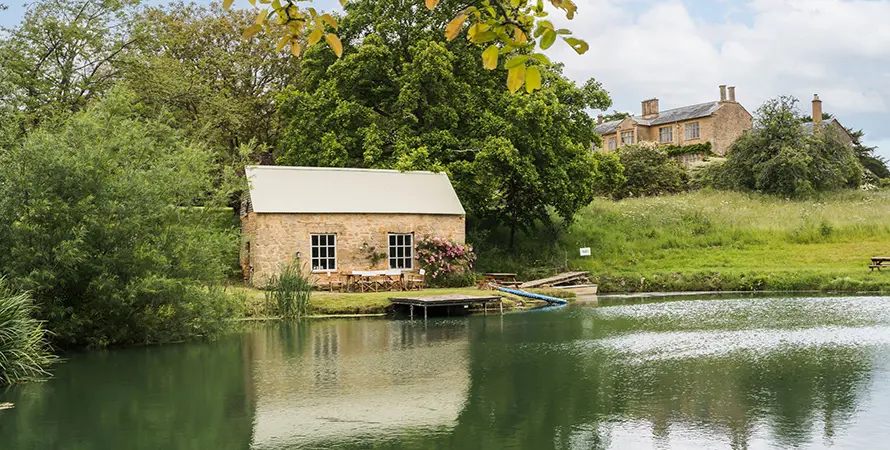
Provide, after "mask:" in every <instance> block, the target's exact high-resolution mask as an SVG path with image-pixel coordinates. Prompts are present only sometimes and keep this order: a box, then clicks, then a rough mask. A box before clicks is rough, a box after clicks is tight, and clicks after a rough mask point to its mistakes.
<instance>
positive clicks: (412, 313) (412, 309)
mask: <svg viewBox="0 0 890 450" xmlns="http://www.w3.org/2000/svg"><path fill="white" fill-rule="evenodd" d="M409 306H410V307H411V320H414V305H409Z"/></svg>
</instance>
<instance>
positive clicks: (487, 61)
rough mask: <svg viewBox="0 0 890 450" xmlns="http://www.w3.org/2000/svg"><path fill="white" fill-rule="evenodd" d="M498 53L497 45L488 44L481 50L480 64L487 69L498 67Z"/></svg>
mask: <svg viewBox="0 0 890 450" xmlns="http://www.w3.org/2000/svg"><path fill="white" fill-rule="evenodd" d="M499 54H500V50H499V49H498V46H497V45H494V44H492V45H489V46H488V48H486V49H485V51H484V52H482V66H483V67H485V68H486V69H488V70H494V69H497V67H498V55H499Z"/></svg>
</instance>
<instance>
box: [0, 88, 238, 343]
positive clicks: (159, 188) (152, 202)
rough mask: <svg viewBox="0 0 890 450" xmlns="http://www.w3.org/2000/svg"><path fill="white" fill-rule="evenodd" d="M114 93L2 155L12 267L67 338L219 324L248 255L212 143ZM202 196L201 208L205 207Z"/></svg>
mask: <svg viewBox="0 0 890 450" xmlns="http://www.w3.org/2000/svg"><path fill="white" fill-rule="evenodd" d="M169 122H172V119H170V118H167V120H145V119H143V118H142V116H141V114H140V112H139V106H138V105H137V104H135V103H134V102H133V99H132V97H131V96H128V95H124V94H119V93H113V94H111V95H109V96H107V98H106V99H105V100H103V101H102V102H100V103H99V104H97V105H95V106H93V107H91V108H89V109H87V110H85V111H82V112H80V113H77V114H75V115H74V116H73V117H72V118H71V119H70V120H69V121H68V122H67V123H65V124H64V125H61V126H58V127H42V128H41V129H40V130H37V131H35V132H33V133H31V134H30V136H28V138H27V139H26V140H25V141H24V142H22V143H21V144H20V145H16V146H13V147H12V148H11V149H10V150H9V151H7V152H5V153H3V154H0V180H2V182H0V242H3V243H4V257H3V258H2V259H0V273H3V274H4V275H6V276H8V277H9V279H10V281H11V282H13V283H15V285H16V286H17V287H20V288H22V289H25V290H28V291H31V292H32V293H33V295H34V299H35V300H36V302H37V306H38V312H39V317H40V318H41V319H44V320H46V321H47V326H48V328H49V329H50V330H52V331H53V333H54V337H55V339H56V341H57V343H59V344H61V345H62V346H103V345H111V344H142V343H151V342H164V341H173V340H178V339H183V338H186V337H190V336H194V335H206V334H209V333H214V332H216V331H218V330H219V329H220V327H221V326H222V325H223V324H224V321H225V318H226V314H227V310H226V305H227V303H226V302H225V300H224V298H223V296H222V295H216V294H219V293H218V292H216V291H214V290H212V289H208V288H207V286H208V285H210V284H213V283H217V282H219V281H221V280H224V279H225V277H226V275H227V274H228V273H229V269H230V267H231V261H233V259H234V258H236V255H237V245H236V242H237V240H236V239H235V238H234V236H233V233H234V231H233V230H232V229H231V227H224V226H222V225H223V222H221V219H220V218H219V216H218V215H217V213H215V212H214V211H215V210H214V209H213V208H212V207H213V206H215V205H221V204H223V203H222V202H223V201H224V198H221V197H222V196H219V195H214V194H211V193H213V192H218V191H217V190H215V189H213V186H214V185H215V184H217V180H216V179H215V177H216V176H217V175H216V174H217V168H216V165H215V164H214V163H213V160H212V157H211V154H210V153H209V152H208V151H207V150H206V149H205V148H204V147H202V146H200V145H196V144H193V143H191V142H189V140H188V139H187V138H185V137H184V136H183V133H182V132H180V131H177V130H176V129H175V128H174V127H171V126H170V124H169ZM197 206H200V207H197Z"/></svg>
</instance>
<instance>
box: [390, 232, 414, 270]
mask: <svg viewBox="0 0 890 450" xmlns="http://www.w3.org/2000/svg"><path fill="white" fill-rule="evenodd" d="M389 268H390V269H405V270H412V269H414V235H413V234H397V233H390V234H389Z"/></svg>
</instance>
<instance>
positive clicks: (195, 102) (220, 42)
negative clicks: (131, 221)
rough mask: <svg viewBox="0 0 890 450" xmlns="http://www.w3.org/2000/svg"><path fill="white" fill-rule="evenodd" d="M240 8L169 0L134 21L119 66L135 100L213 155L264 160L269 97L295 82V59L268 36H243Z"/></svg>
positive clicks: (271, 119)
mask: <svg viewBox="0 0 890 450" xmlns="http://www.w3.org/2000/svg"><path fill="white" fill-rule="evenodd" d="M253 19H254V17H253V14H252V13H251V12H248V11H245V10H231V11H228V12H227V11H223V10H222V9H221V8H219V7H218V6H210V7H204V6H198V5H195V4H188V5H185V4H182V3H172V4H170V5H168V6H166V7H163V8H149V9H146V10H145V11H143V12H142V13H141V14H140V15H139V16H138V17H137V19H136V20H135V26H134V31H133V35H134V37H136V38H137V42H136V45H135V46H134V50H133V51H132V52H131V53H130V55H129V57H128V58H127V60H126V63H127V64H126V65H124V75H123V79H124V82H125V83H126V85H127V86H128V87H129V88H130V89H131V90H132V91H133V92H136V93H137V94H138V95H139V100H140V103H142V104H143V105H145V106H147V107H149V108H151V109H153V110H155V111H156V112H160V111H167V112H169V113H171V114H173V115H174V117H175V118H176V119H177V120H176V121H177V123H179V124H181V127H182V128H184V129H185V130H186V131H187V132H188V134H189V135H190V136H192V137H193V138H196V139H200V140H201V141H202V142H205V143H206V144H207V145H208V146H209V147H211V148H212V149H213V150H214V151H215V152H216V154H217V158H218V160H219V161H220V162H222V163H224V164H227V163H229V162H231V161H232V160H234V159H237V158H239V157H240V156H242V155H241V154H240V152H241V151H242V149H244V148H245V147H246V149H247V150H248V151H249V152H250V153H251V157H252V159H254V160H257V159H259V160H263V159H265V161H266V162H271V161H270V159H269V153H268V150H269V149H271V148H273V147H275V146H276V145H277V140H278V135H279V129H280V127H279V121H278V115H277V114H276V110H277V106H276V103H275V98H276V96H277V95H279V94H280V93H281V91H282V90H283V89H284V88H285V87H287V86H289V85H298V84H299V80H298V78H297V76H298V73H299V59H298V58H293V57H290V56H289V55H283V54H278V53H276V52H274V51H273V49H274V46H275V43H274V42H268V41H264V40H252V41H245V40H243V39H241V37H240V34H239V33H238V30H240V29H242V28H244V27H247V26H250V24H252V23H253Z"/></svg>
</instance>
